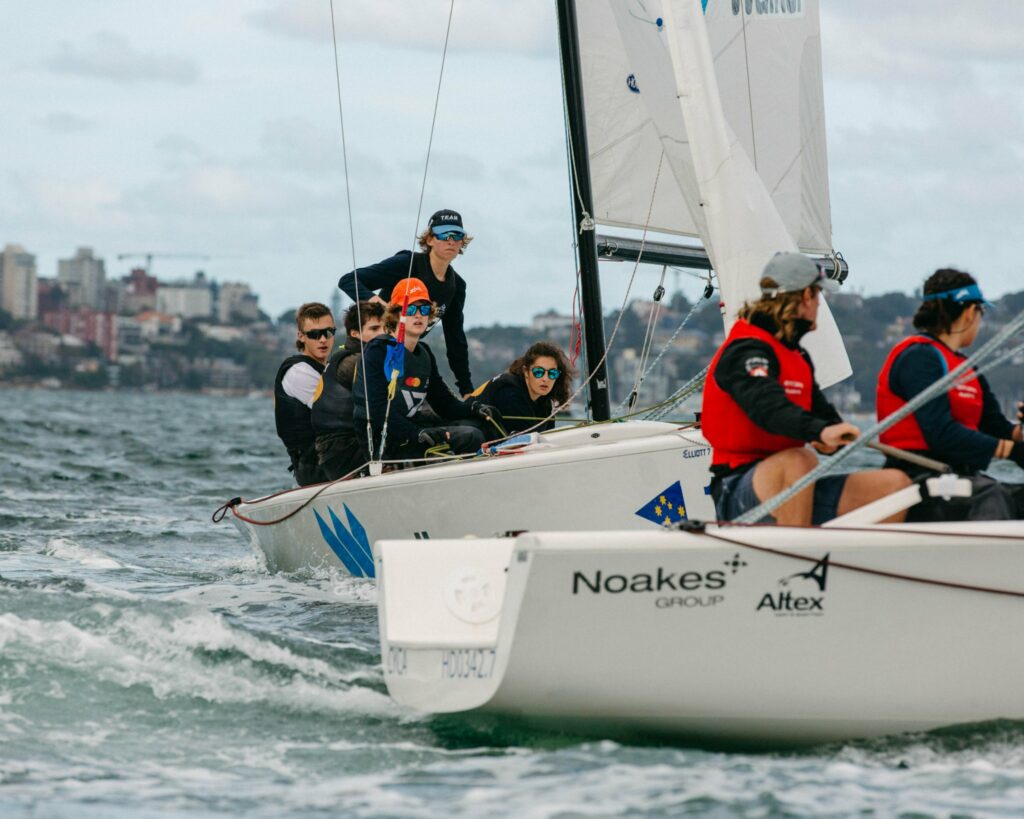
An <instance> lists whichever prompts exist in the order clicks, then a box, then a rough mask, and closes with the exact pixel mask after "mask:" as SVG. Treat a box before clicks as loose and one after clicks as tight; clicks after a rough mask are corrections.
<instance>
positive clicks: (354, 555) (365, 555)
mask: <svg viewBox="0 0 1024 819" xmlns="http://www.w3.org/2000/svg"><path fill="white" fill-rule="evenodd" d="M342 505H343V506H344V508H345V517H346V518H348V526H347V527H346V526H345V524H344V523H342V522H341V519H340V518H339V517H338V516H337V515H336V514H334V510H333V509H331V508H330V507H328V509H327V511H328V512H329V513H330V516H331V522H330V523H327V521H325V520H324V519H323V518H322V517H320V513H319V512H317V511H316V510H315V509H314V510H313V514H314V515H316V522H317V523H318V524H319V526H320V534H321V535H323V538H324V542H325V543H326V544H327V545H328V546H330V547H331V551H332V552H334V554H335V555H337V556H338V560H340V561H341V563H342V565H343V566H344V567H345V568H346V569H348V571H349V573H350V574H351V575H352V576H353V577H373V576H374V573H375V572H374V567H373V552H372V551H371V549H370V539H369V538H368V537H367V535H366V528H365V527H364V526H363V524H362V523H361V522H360V521H359V518H357V517H356V516H355V514H354V513H353V512H352V510H351V509H349V508H348V504H342Z"/></svg>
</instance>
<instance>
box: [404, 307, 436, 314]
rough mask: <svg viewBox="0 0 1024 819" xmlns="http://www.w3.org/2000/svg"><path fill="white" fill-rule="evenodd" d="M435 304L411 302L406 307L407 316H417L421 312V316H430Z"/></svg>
mask: <svg viewBox="0 0 1024 819" xmlns="http://www.w3.org/2000/svg"><path fill="white" fill-rule="evenodd" d="M433 306H434V305H432V304H410V305H409V306H408V307H406V308H405V314H406V315H407V316H415V315H416V314H417V313H419V314H420V315H421V316H429V315H430V311H431V309H433Z"/></svg>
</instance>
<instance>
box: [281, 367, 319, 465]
mask: <svg viewBox="0 0 1024 819" xmlns="http://www.w3.org/2000/svg"><path fill="white" fill-rule="evenodd" d="M302 362H305V363H306V364H308V365H309V366H310V367H312V368H313V369H314V370H316V371H317V372H318V373H321V374H323V371H324V365H323V364H321V363H320V362H319V361H317V360H316V359H315V358H313V357H312V356H308V355H303V354H302V353H299V354H298V355H293V356H289V357H288V358H286V359H285V360H284V361H283V362H281V366H280V367H278V369H277V377H276V378H275V379H274V423H275V424H276V425H277V435H278V437H279V438H280V439H281V440H282V441H283V442H284V445H285V448H286V449H287V450H288V452H289V453H291V452H293V451H295V450H302V451H304V450H306V449H308V448H309V447H311V446H312V445H313V441H314V439H315V436H314V434H313V424H312V422H311V421H310V411H309V407H307V406H306V405H305V404H303V403H302V402H301V401H300V400H299V399H298V398H293V397H292V396H290V395H288V393H286V392H285V391H284V387H283V386H281V382H282V381H284V374H285V373H286V372H288V370H290V369H291V368H292V367H294V366H295V365H296V364H300V363H302Z"/></svg>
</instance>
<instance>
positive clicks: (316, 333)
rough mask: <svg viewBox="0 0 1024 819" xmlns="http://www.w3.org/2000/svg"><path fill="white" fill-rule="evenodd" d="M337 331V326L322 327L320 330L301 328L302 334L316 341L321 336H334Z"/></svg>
mask: <svg viewBox="0 0 1024 819" xmlns="http://www.w3.org/2000/svg"><path fill="white" fill-rule="evenodd" d="M337 332H338V328H337V327H324V328H323V329H322V330H303V331H302V335H304V336H305V337H306V338H311V339H313V341H318V340H320V339H321V338H334V334H335V333H337Z"/></svg>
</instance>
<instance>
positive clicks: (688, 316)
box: [615, 273, 714, 420]
mask: <svg viewBox="0 0 1024 819" xmlns="http://www.w3.org/2000/svg"><path fill="white" fill-rule="evenodd" d="M699 278H700V279H701V280H704V277H703V276H701V277H699ZM712 293H714V288H713V287H712V285H711V274H710V273H709V274H708V277H707V287H705V288H704V293H703V294H702V295H701V297H700V298H699V299H697V301H696V302H694V304H693V306H692V307H691V308H690V311H689V312H688V313H687V314H686V315H685V316H684V317H683V320H682V321H681V322H679V326H678V327H676V329H675V330H674V331H673V333H672V335H671V336H669V338H668V341H666V342H665V343H664V344H663V345H662V347H661V350H660V351H659V352H658V355H657V357H656V358H655V359H654V361H652V362H651V364H650V366H648V367H647V369H645V370H644V371H643V375H642V376H640V379H639V380H640V383H643V381H644V379H645V378H647V376H648V375H649V374H650V373H651V372H652V371H653V370H654V369H655V368H656V367H657V366H658V362H659V361H661V359H662V358H663V357H664V355H665V353H667V352H668V351H669V349H670V348H671V347H672V344H673V343H674V342H675V340H676V338H677V337H678V335H679V333H680V332H682V330H683V328H684V327H685V326H686V325H687V324H688V323H689V321H690V319H691V318H693V316H694V314H695V313H696V312H697V310H698V309H699V308H700V307H701V304H702V302H703V301H704V300H705V299H709V298H711V294H712ZM698 377H700V376H699V374H698ZM691 383H692V380H691V381H689V382H687V384H686V385H684V386H683V387H681V388H680V389H679V390H677V391H676V392H675V393H673V394H672V395H670V396H669V397H668V398H667V399H665V401H663V402H662V403H659V404H657V405H655V406H656V407H660V406H663V404H664V403H666V402H668V401H673V400H674V399H675V398H676V396H678V395H679V393H680V392H681V391H682V390H684V389H686V388H687V386H688V385H689V384H691ZM703 383H704V382H703V380H701V385H703ZM690 392H694V390H691V391H690ZM690 392H687V393H686V396H684V397H687V396H689V395H690ZM630 397H631V396H627V397H626V398H624V399H623V400H622V401H621V402H620V403H619V405H618V406H617V407H616V408H615V409H616V411H618V410H620V409H622V408H623V407H625V406H626V404H627V403H629V401H630ZM680 400H682V399H680ZM677 403H679V401H675V403H673V405H672V406H673V407H674V406H675V404H677ZM671 408H672V407H669V409H671ZM630 409H632V405H631V406H630ZM651 409H655V407H648V408H647V409H645V410H642V411H643V412H647V411H649V410H651ZM666 413H667V410H666V411H665V412H663V413H661V414H660V415H659V416H658V417H662V416H664V415H665V414H666ZM647 417H648V420H655V419H654V416H647Z"/></svg>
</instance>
